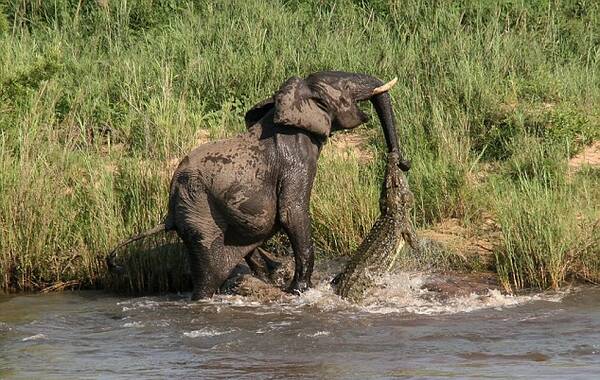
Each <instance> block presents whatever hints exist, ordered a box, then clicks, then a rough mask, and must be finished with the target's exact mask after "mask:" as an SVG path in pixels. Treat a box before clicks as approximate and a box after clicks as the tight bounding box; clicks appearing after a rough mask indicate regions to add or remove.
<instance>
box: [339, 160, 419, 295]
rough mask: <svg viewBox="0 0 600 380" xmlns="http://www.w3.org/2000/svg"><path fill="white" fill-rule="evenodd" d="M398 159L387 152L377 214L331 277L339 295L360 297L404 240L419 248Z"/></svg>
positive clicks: (386, 267) (387, 266)
mask: <svg viewBox="0 0 600 380" xmlns="http://www.w3.org/2000/svg"><path fill="white" fill-rule="evenodd" d="M399 160H400V158H399V155H397V154H395V153H394V152H392V153H390V154H389V155H388V160H387V166H386V170H385V178H384V181H383V185H382V189H381V196H380V200H379V209H380V212H381V214H380V216H379V218H378V219H377V220H376V221H375V224H374V225H373V227H372V228H371V230H370V231H369V234H368V235H367V237H366V238H365V239H364V241H363V242H362V243H361V244H360V245H359V247H358V249H357V250H356V252H355V253H354V254H353V255H352V256H351V258H350V261H349V262H348V263H347V264H346V266H345V268H344V270H343V271H342V272H341V273H340V274H339V275H337V276H336V277H335V278H334V279H333V281H332V285H333V287H334V289H335V291H336V293H337V294H338V295H339V296H341V297H342V298H345V299H348V300H350V301H353V302H360V301H362V300H363V299H364V297H365V295H366V293H367V291H368V290H369V289H370V288H371V287H372V286H373V285H374V280H375V278H377V276H380V275H382V274H384V273H386V272H388V271H389V270H391V269H392V267H393V266H394V263H395V261H396V259H397V258H398V256H399V255H400V252H401V251H402V248H403V247H404V245H405V242H408V244H409V246H410V247H411V248H412V249H413V250H415V251H416V252H419V251H420V248H419V242H418V240H417V236H416V234H415V231H414V228H413V226H412V224H411V222H410V210H411V208H412V204H413V202H414V197H413V194H412V193H411V191H410V189H409V187H408V181H407V179H406V177H405V175H404V173H403V172H402V170H401V169H400V167H399V166H398V162H399Z"/></svg>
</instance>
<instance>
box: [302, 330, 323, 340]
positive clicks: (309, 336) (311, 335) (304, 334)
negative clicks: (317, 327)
mask: <svg viewBox="0 0 600 380" xmlns="http://www.w3.org/2000/svg"><path fill="white" fill-rule="evenodd" d="M329 335H331V332H330V331H326V330H323V331H317V332H315V333H312V334H309V333H298V336H299V337H307V338H317V337H320V336H329Z"/></svg>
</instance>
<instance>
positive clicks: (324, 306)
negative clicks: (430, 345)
mask: <svg viewBox="0 0 600 380" xmlns="http://www.w3.org/2000/svg"><path fill="white" fill-rule="evenodd" d="M437 276H439V275H432V274H429V273H428V274H425V273H420V272H397V273H392V274H387V275H384V276H381V277H380V278H378V279H377V280H376V282H375V284H376V286H375V287H374V288H373V289H371V290H370V291H369V293H368V294H367V295H366V297H365V299H364V300H363V302H361V303H360V304H353V303H351V302H348V301H346V300H344V299H342V298H340V297H339V296H338V295H336V294H335V292H334V290H333V289H332V287H331V285H330V280H331V278H330V277H331V276H320V277H321V279H320V281H319V282H318V283H317V284H316V286H315V287H314V288H312V289H309V290H307V291H306V292H304V293H302V294H301V295H299V296H293V295H286V296H284V297H283V298H280V299H277V300H275V301H270V302H266V301H261V300H258V299H256V298H254V297H252V296H241V295H215V296H214V297H212V298H210V299H207V300H202V301H199V302H190V301H188V300H187V299H185V298H181V299H180V300H177V301H171V300H169V301H162V302H161V301H156V299H150V298H148V297H142V298H140V299H137V300H131V301H126V302H120V303H119V305H120V306H122V310H123V311H124V312H127V311H131V310H144V309H156V308H157V307H163V308H164V307H165V306H174V307H183V308H190V307H192V308H209V309H210V311H211V312H214V313H220V312H222V311H223V310H226V309H227V308H230V307H234V308H237V307H239V308H251V309H254V310H253V312H256V313H257V314H260V315H268V314H272V313H277V312H280V311H285V312H288V313H291V314H295V313H302V312H306V310H307V309H316V310H318V311H328V312H341V313H353V314H356V313H369V314H390V313H400V314H407V313H408V314H419V315H439V314H455V313H469V312H473V311H476V310H482V309H490V308H491V309H503V308H507V307H514V306H516V305H521V304H525V303H529V302H534V301H549V302H560V301H561V300H562V298H563V297H564V296H565V295H566V294H567V292H566V291H565V292H561V293H557V292H555V293H538V294H532V295H508V294H503V293H501V292H500V291H499V290H497V289H488V290H487V291H485V292H483V293H480V294H475V293H472V294H467V295H461V296H452V295H449V296H445V297H439V295H440V293H437V292H433V291H429V290H427V289H424V288H423V285H424V284H425V283H427V282H428V281H430V280H432V279H435V278H436V277H437ZM197 331H200V332H196V333H194V332H190V334H192V333H193V334H202V333H205V332H202V331H203V330H197ZM208 333H210V332H208ZM259 333H260V332H259ZM199 336H200V335H199Z"/></svg>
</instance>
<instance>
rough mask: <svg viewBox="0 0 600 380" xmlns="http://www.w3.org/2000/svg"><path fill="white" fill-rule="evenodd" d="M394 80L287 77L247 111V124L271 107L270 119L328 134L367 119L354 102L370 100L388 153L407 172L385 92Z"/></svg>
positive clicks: (336, 74)
mask: <svg viewBox="0 0 600 380" xmlns="http://www.w3.org/2000/svg"><path fill="white" fill-rule="evenodd" d="M395 83H396V79H394V80H392V81H390V82H388V83H383V82H382V81H381V80H379V79H377V78H375V77H372V76H370V75H365V74H357V73H345V72H339V71H323V72H319V73H315V74H311V75H309V76H308V77H307V78H306V79H302V78H298V77H292V78H290V79H288V80H287V81H286V82H285V83H284V84H283V85H282V86H281V88H280V89H279V90H278V91H277V92H276V93H275V95H273V96H272V97H271V98H269V99H266V100H264V101H262V102H260V103H258V104H257V105H255V106H254V107H253V108H252V109H251V110H249V111H248V112H247V113H246V117H245V119H246V125H247V127H250V126H252V125H254V124H255V123H256V122H257V121H259V120H260V119H261V118H262V117H263V116H265V115H266V114H267V113H268V112H269V111H270V110H271V109H272V108H274V114H273V122H275V123H277V124H280V125H285V126H290V127H294V128H301V129H304V130H306V131H308V132H310V133H312V134H315V135H318V136H322V137H328V136H329V135H330V134H331V132H333V131H336V130H340V129H352V128H356V127H358V126H359V125H361V124H363V123H365V122H367V121H368V117H367V115H366V114H365V113H364V112H362V111H361V110H360V108H359V107H358V104H357V102H360V101H365V100H370V101H371V103H373V106H374V107H375V110H376V111H377V115H378V116H379V121H380V122H381V127H382V128H383V134H384V136H385V140H386V143H387V147H388V151H389V152H397V153H398V154H399V155H400V160H399V164H398V166H399V167H400V168H401V169H402V170H404V171H407V170H408V169H410V162H409V161H407V160H405V159H403V158H402V154H401V151H400V147H399V145H398V137H397V135H396V128H395V125H394V124H395V121H394V112H393V110H392V104H391V101H390V95H389V94H388V91H389V89H390V88H392V86H393V85H394V84H395Z"/></svg>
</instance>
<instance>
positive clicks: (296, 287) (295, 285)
mask: <svg viewBox="0 0 600 380" xmlns="http://www.w3.org/2000/svg"><path fill="white" fill-rule="evenodd" d="M309 288H312V284H311V282H310V280H305V281H297V280H294V281H292V284H291V285H290V287H289V288H288V289H287V290H286V291H287V292H288V293H291V294H296V295H300V294H301V293H304V292H305V291H307V290H308V289H309Z"/></svg>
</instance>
